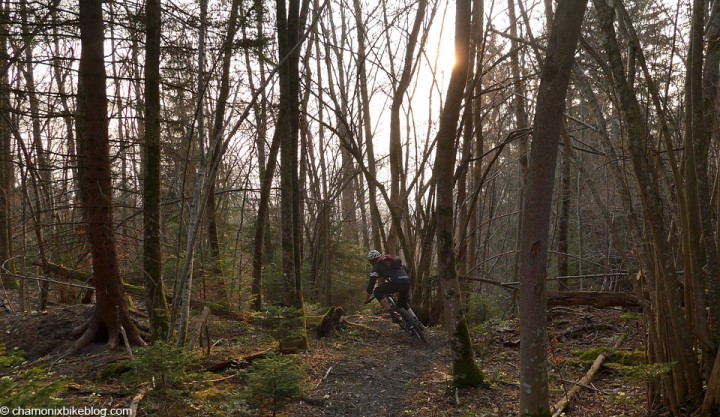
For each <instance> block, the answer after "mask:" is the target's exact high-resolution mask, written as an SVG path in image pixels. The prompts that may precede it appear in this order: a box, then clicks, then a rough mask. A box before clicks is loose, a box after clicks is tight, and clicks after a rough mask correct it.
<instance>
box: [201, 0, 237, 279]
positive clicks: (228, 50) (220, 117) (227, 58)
mask: <svg viewBox="0 0 720 417" xmlns="http://www.w3.org/2000/svg"><path fill="white" fill-rule="evenodd" d="M239 8H240V0H233V2H232V6H231V9H230V17H229V18H228V28H227V35H226V36H225V40H224V41H223V46H222V48H223V52H222V53H223V56H222V73H221V75H220V77H221V79H220V94H219V95H218V99H217V107H216V108H215V120H214V121H213V127H212V137H220V136H221V135H222V131H223V128H224V126H225V113H226V108H227V101H228V96H229V95H230V63H231V61H232V50H233V48H232V46H233V42H234V41H235V34H236V33H237V21H238V14H239V13H238V10H239ZM217 143H220V141H219V140H218V141H217ZM215 183H216V178H212V179H211V183H210V188H209V192H208V196H207V199H208V201H207V208H206V210H207V212H206V216H207V230H208V244H209V246H210V255H211V258H212V259H211V262H212V271H213V273H216V274H222V268H221V266H220V238H219V237H218V225H217V202H216V201H215Z"/></svg>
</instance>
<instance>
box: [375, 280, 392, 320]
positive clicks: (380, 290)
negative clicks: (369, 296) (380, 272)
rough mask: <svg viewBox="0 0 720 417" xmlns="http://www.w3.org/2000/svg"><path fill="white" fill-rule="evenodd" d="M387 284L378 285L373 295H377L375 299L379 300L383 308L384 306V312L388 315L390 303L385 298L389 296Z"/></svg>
mask: <svg viewBox="0 0 720 417" xmlns="http://www.w3.org/2000/svg"><path fill="white" fill-rule="evenodd" d="M387 285H388V284H387V283H384V284H382V285H378V286H377V287H375V291H374V292H373V294H374V295H375V299H377V300H378V302H379V303H380V305H381V306H383V310H384V311H385V312H386V313H387V312H388V311H390V302H389V301H388V300H387V298H385V296H386V295H387V294H388V291H387Z"/></svg>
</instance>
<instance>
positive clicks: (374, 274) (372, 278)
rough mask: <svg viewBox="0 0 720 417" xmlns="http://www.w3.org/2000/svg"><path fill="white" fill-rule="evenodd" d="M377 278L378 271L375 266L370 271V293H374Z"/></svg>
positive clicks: (368, 287) (368, 288)
mask: <svg viewBox="0 0 720 417" xmlns="http://www.w3.org/2000/svg"><path fill="white" fill-rule="evenodd" d="M377 279H378V273H377V271H376V270H375V268H373V270H372V271H370V279H369V280H368V285H367V289H366V292H367V293H368V294H372V292H373V289H375V282H376V281H377Z"/></svg>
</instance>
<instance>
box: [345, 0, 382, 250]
mask: <svg viewBox="0 0 720 417" xmlns="http://www.w3.org/2000/svg"><path fill="white" fill-rule="evenodd" d="M353 6H354V9H355V27H356V28H357V38H358V39H357V43H358V52H357V73H358V78H359V82H358V84H359V86H360V98H361V100H362V107H361V109H360V111H361V112H362V127H363V129H364V132H365V143H364V145H365V150H366V152H367V161H368V170H369V171H370V175H372V177H373V178H375V177H376V176H377V168H376V167H375V150H374V147H373V133H372V114H371V113H370V94H369V93H368V81H367V70H366V67H365V64H366V62H367V57H366V55H367V53H366V51H365V38H366V34H365V22H364V21H363V19H362V8H361V7H362V6H361V4H360V0H353ZM360 145H362V144H360ZM368 195H369V200H368V201H369V203H370V217H371V223H372V243H373V247H375V248H376V249H380V248H382V242H383V241H384V240H385V238H384V230H383V228H382V217H381V216H380V210H379V208H378V203H377V186H376V185H375V183H374V182H373V181H368Z"/></svg>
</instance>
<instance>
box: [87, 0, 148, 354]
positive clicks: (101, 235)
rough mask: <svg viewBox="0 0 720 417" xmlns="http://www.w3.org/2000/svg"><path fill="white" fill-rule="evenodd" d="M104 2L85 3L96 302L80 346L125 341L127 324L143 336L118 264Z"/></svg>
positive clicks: (133, 338)
mask: <svg viewBox="0 0 720 417" xmlns="http://www.w3.org/2000/svg"><path fill="white" fill-rule="evenodd" d="M103 30H104V28H103V18H102V1H101V0H83V1H81V2H80V40H81V44H82V52H81V54H80V70H79V78H78V123H77V124H78V126H79V132H78V136H79V137H80V136H82V138H83V139H82V144H83V146H82V149H80V153H79V157H80V158H79V159H80V161H79V162H80V165H81V166H82V167H83V169H82V178H81V182H80V184H81V187H82V189H83V192H82V194H83V196H84V197H85V198H84V201H83V203H84V206H85V218H86V220H87V224H88V226H87V228H88V236H89V241H90V248H91V251H92V265H93V274H94V275H95V280H94V283H95V290H96V294H97V295H96V305H95V313H94V315H93V317H92V319H91V320H90V321H89V322H88V323H87V324H85V325H84V326H81V327H80V328H78V329H76V332H75V333H76V334H79V333H82V335H81V336H80V338H79V339H78V340H77V341H76V342H75V346H74V350H78V349H80V348H82V347H84V346H85V345H87V344H89V343H91V342H92V341H94V340H96V339H97V338H99V337H100V336H102V335H103V334H105V335H107V336H108V344H109V345H110V347H111V348H115V347H117V346H118V345H119V344H120V343H121V340H120V337H121V329H120V327H121V326H122V327H123V328H124V329H125V333H126V334H127V337H128V339H129V342H130V343H133V344H138V345H142V344H143V340H142V339H141V338H140V334H139V332H138V330H137V328H136V327H135V325H134V324H133V322H132V321H131V320H130V316H129V315H128V309H127V304H126V302H125V298H124V291H123V288H122V282H121V280H120V270H119V268H118V260H117V250H116V248H115V233H114V227H113V222H112V211H113V210H112V209H113V205H112V187H111V170H110V146H109V141H108V116H107V95H106V94H107V93H106V80H107V75H106V73H105V62H104V60H105V53H104V48H103V44H104V41H105V36H104V33H103Z"/></svg>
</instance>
